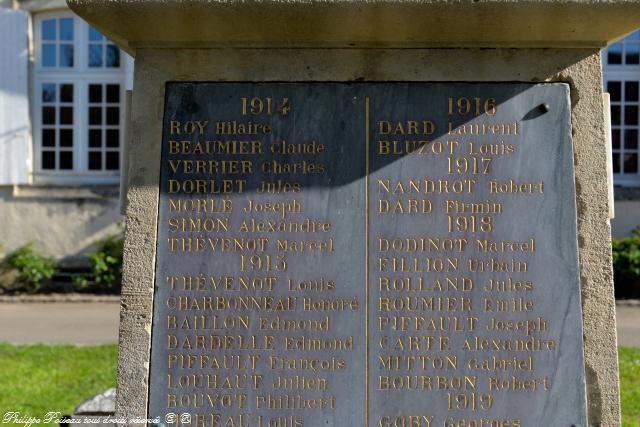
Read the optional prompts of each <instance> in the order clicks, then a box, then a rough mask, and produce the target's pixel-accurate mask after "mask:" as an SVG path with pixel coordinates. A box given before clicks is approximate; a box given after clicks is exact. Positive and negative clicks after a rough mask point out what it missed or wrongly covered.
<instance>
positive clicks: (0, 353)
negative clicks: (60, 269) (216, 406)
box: [0, 343, 640, 427]
mask: <svg viewBox="0 0 640 427" xmlns="http://www.w3.org/2000/svg"><path fill="white" fill-rule="evenodd" d="M116 359H117V347H116V345H104V346H98V347H75V346H67V345H54V346H49V345H30V346H27V345H9V344H1V343H0V384H1V385H2V386H1V389H0V415H2V414H3V413H4V412H6V411H18V412H21V413H22V414H24V415H29V416H33V417H39V418H42V417H44V414H45V413H47V412H49V411H60V412H62V413H63V414H71V413H72V412H73V409H74V408H75V407H76V406H77V405H78V404H79V403H80V402H82V401H83V400H85V399H88V398H90V397H92V396H94V395H96V394H98V393H100V392H102V391H104V390H106V389H107V388H109V387H115V384H116ZM620 380H621V399H622V414H623V420H622V426H623V427H640V348H628V347H621V348H620ZM0 424H2V419H0ZM4 425H10V424H4Z"/></svg>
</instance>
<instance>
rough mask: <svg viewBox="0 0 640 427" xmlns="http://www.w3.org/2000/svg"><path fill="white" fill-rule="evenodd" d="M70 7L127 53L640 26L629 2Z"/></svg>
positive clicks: (591, 33)
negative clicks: (167, 49) (167, 48)
mask: <svg viewBox="0 0 640 427" xmlns="http://www.w3.org/2000/svg"><path fill="white" fill-rule="evenodd" d="M68 3H69V7H70V8H71V9H73V10H74V11H75V12H76V13H78V14H79V15H81V16H83V17H84V18H85V19H87V20H88V21H89V22H91V23H92V24H93V25H96V26H97V27H98V29H100V30H101V31H102V32H103V33H104V34H106V35H107V36H109V38H111V39H112V40H114V41H116V42H117V43H118V44H121V45H122V46H123V47H124V48H125V49H127V50H129V51H130V52H133V51H135V50H137V49H138V48H146V47H185V48H186V47H198V48H205V47H224V46H240V47H318V46H322V47H348V46H357V47H387V48H388V47H400V48H406V47H412V48H413V47H421V48H424V47H463V46H464V47H469V46H474V47H516V46H517V47H587V46H598V47H602V46H604V45H606V44H607V43H608V42H609V41H611V40H612V39H615V38H618V37H620V36H622V35H623V34H625V33H630V32H632V31H633V30H634V29H635V28H637V26H638V22H639V21H640V3H638V2H634V1H629V0H608V1H600V0H577V1H576V0H574V1H566V0H565V1H558V0H539V1H508V0H506V1H505V0H483V1H477V0H455V1H454V0H420V1H415V0H408V1H407V0H402V1H381V2H374V1H366V0H358V1H329V2H326V1H317V0H314V1H302V0H297V1H273V0H272V1H258V2H253V1H252V2H246V1H202V0H187V1H184V0H181V1H178V0H172V1H155V0H138V1H130V0H116V1H105V0H68ZM605 14H606V15H605ZM149 22H153V23H154V25H148V23H149ZM123 23H126V24H125V25H123ZM199 23H202V24H199ZM158 28H162V31H158V30H157V29H158Z"/></svg>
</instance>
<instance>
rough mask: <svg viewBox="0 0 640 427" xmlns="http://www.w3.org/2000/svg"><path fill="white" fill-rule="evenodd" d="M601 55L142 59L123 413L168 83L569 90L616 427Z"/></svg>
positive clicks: (326, 53)
mask: <svg viewBox="0 0 640 427" xmlns="http://www.w3.org/2000/svg"><path fill="white" fill-rule="evenodd" d="M600 70H601V68H600V54H599V51H598V50H597V49H567V50H563V49H519V50H516V49H483V50H476V49H412V50H385V49H318V50H314V49H268V50H261V49H244V50H230V49H209V50H188V49H185V50H171V49H157V50H156V49H141V50H139V51H138V52H137V59H136V75H135V89H136V90H135V92H134V95H133V117H132V124H133V126H132V135H131V141H130V143H129V147H130V148H131V151H130V153H129V156H130V163H129V165H130V172H129V177H130V178H129V192H128V201H129V206H128V210H127V228H128V230H129V233H128V234H127V239H126V242H125V267H124V268H125V272H124V287H123V298H122V312H121V328H120V353H119V367H118V388H119V393H118V405H117V408H118V409H117V410H118V413H119V415H124V416H128V417H134V416H139V417H144V416H145V415H146V412H147V407H146V398H147V395H148V369H149V364H148V360H149V346H150V331H151V316H152V304H153V286H154V285H153V284H154V267H155V262H154V257H155V239H156V230H157V214H158V210H157V206H158V183H159V176H160V175H159V173H160V170H159V165H160V146H161V145H160V141H161V139H162V114H163V107H164V88H165V82H166V81H198V80H200V81H225V80H234V81H350V80H366V81H531V82H542V81H555V82H566V83H568V84H569V85H570V88H571V101H572V108H573V109H572V118H571V121H572V126H573V144H574V162H575V173H576V190H577V200H576V201H577V209H578V236H579V237H578V245H579V256H580V275H581V285H582V304H583V322H584V341H585V365H586V371H587V384H588V396H587V401H588V412H589V423H590V424H592V425H601V426H605V427H609V426H611V427H613V426H618V425H619V420H620V405H619V395H618V363H617V349H616V332H615V303H614V298H613V282H612V273H611V249H610V248H611V247H610V244H611V238H610V230H611V228H610V225H609V219H608V212H609V211H608V206H607V204H608V202H607V198H606V194H607V179H606V176H605V174H604V171H605V170H606V167H605V166H606V163H605V162H606V154H605V153H606V147H605V131H604V123H603V117H604V112H603V105H602V102H601V100H602V80H601V73H600Z"/></svg>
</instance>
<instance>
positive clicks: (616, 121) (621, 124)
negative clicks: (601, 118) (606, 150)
mask: <svg viewBox="0 0 640 427" xmlns="http://www.w3.org/2000/svg"><path fill="white" fill-rule="evenodd" d="M602 56H603V72H604V82H605V91H607V92H608V93H609V96H610V99H611V143H612V153H613V174H614V175H613V177H614V183H615V184H618V185H623V186H634V187H635V186H640V132H639V131H640V31H638V32H635V33H633V34H631V35H629V36H628V37H626V38H625V39H624V40H622V41H620V42H618V43H615V44H614V45H612V46H610V47H609V48H608V49H606V50H605V51H603V55H602Z"/></svg>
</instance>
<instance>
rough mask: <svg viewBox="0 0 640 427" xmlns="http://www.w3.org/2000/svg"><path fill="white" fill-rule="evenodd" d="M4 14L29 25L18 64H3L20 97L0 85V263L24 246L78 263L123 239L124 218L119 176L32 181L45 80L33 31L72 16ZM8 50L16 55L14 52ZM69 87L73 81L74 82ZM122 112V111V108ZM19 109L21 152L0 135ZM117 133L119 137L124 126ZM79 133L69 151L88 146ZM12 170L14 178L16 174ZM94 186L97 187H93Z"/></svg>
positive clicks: (41, 7) (63, 8)
mask: <svg viewBox="0 0 640 427" xmlns="http://www.w3.org/2000/svg"><path fill="white" fill-rule="evenodd" d="M11 9H14V10H11ZM15 9H20V10H15ZM2 13H4V14H5V16H9V15H10V14H13V15H16V14H22V15H23V16H24V15H26V16H27V18H28V19H26V20H24V21H25V23H24V24H23V31H22V32H23V35H22V37H20V36H16V37H18V39H19V40H20V41H21V43H24V46H22V45H21V47H20V51H21V54H20V60H21V61H22V62H18V61H17V60H14V61H13V62H12V63H10V62H8V61H4V62H6V63H9V64H10V68H9V70H10V71H12V72H13V74H15V75H16V79H18V80H19V83H20V85H18V86H20V87H22V85H24V90H22V91H21V92H20V96H19V97H18V96H17V95H16V91H15V87H16V84H15V83H13V84H12V87H8V88H5V87H4V86H2V84H0V155H2V156H3V158H1V159H0V167H1V168H2V171H0V221H1V225H0V260H1V259H2V258H3V257H4V256H6V255H8V254H10V253H11V252H12V251H14V250H16V249H18V248H19V247H21V246H23V245H25V244H27V243H29V242H33V243H34V244H35V248H36V250H37V251H38V252H40V253H43V254H45V255H48V256H52V257H54V258H57V259H62V260H64V261H67V262H73V261H74V260H80V259H84V257H82V256H81V255H82V254H83V253H85V252H86V251H89V250H91V249H93V247H94V245H95V243H96V242H98V241H99V240H102V239H104V238H105V237H106V236H108V235H112V234H117V233H121V232H122V230H121V227H120V226H119V223H120V221H121V219H122V216H121V214H120V200H119V187H118V180H119V178H118V173H117V171H116V173H111V174H110V175H109V176H106V175H105V174H102V176H98V175H95V174H94V175H93V176H92V174H91V173H86V172H85V173H78V171H69V173H66V172H65V173H63V174H59V173H58V174H57V175H55V174H50V175H48V176H45V174H38V163H37V154H38V153H37V148H36V147H35V141H36V139H37V132H38V117H39V116H38V108H39V107H38V106H37V104H38V102H37V101H39V99H38V97H39V96H40V93H39V92H38V89H39V88H38V83H37V80H38V78H40V80H41V81H47V80H46V76H45V80H43V79H42V78H41V77H40V76H37V75H36V74H37V73H38V72H40V73H41V72H42V70H40V71H38V68H39V67H38V65H39V64H40V63H39V57H38V56H37V43H36V41H35V40H34V34H36V33H37V31H34V28H36V27H37V25H38V19H37V18H38V17H42V16H45V17H48V16H53V15H55V14H57V15H56V16H58V15H60V16H64V15H65V14H69V15H71V12H70V11H69V9H68V8H67V5H66V3H65V2H64V0H47V1H42V0H37V1H35V0H27V1H19V2H18V1H6V0H1V1H0V14H2ZM76 19H79V18H76ZM1 30H2V29H0V32H1ZM76 30H77V28H76ZM83 30H84V28H83ZM78 35H79V32H78V31H76V37H78ZM23 39H24V40H23ZM14 44H15V43H14ZM13 50H16V48H15V47H14V48H13ZM22 51H25V52H22ZM2 52H8V53H12V49H11V46H8V43H6V42H5V40H2V41H0V54H1V53H2ZM81 55H85V52H84V50H83V51H79V50H78V49H76V52H75V56H76V61H80V60H81V58H80V56H81ZM0 57H2V55H0ZM121 59H122V61H123V62H124V64H122V67H121V71H119V72H118V73H120V75H122V74H124V76H123V81H126V83H124V84H123V87H122V89H123V90H122V93H123V94H124V89H125V88H128V89H130V86H131V83H130V81H131V79H132V59H131V58H127V57H126V56H124V55H121ZM17 64H19V65H17ZM5 65H6V64H5ZM0 68H2V67H1V66H0ZM89 71H91V70H89ZM63 72H65V73H66V72H67V70H54V71H53V73H52V75H53V76H54V77H55V75H56V73H58V74H60V73H63ZM74 72H75V71H74V70H71V74H69V73H67V75H68V76H70V77H73V76H74V75H73V73H74ZM105 74H107V73H102V74H100V75H95V77H91V79H93V80H87V81H89V82H96V81H97V82H98V83H100V82H101V78H102V75H105ZM127 74H128V76H127ZM85 77H86V76H85ZM107 77H109V76H107ZM4 80H6V79H3V81H4ZM14 80H15V79H14ZM68 80H69V81H72V82H73V81H74V80H73V78H69V79H68ZM112 80H113V78H112ZM75 83H76V88H79V87H80V84H79V83H77V82H75ZM85 87H86V86H85ZM27 88H28V89H27ZM80 95H81V93H80V92H79V91H78V92H76V97H78V98H79V97H80ZM123 98H124V97H123ZM80 105H81V107H78V108H76V107H75V105H74V109H76V110H77V109H80V108H83V109H84V110H85V111H86V110H87V105H86V104H80ZM122 105H123V106H124V102H122ZM18 106H24V108H23V110H25V113H24V115H25V121H24V127H26V128H27V131H26V134H27V137H26V138H24V140H23V141H21V142H22V144H23V145H27V147H22V148H23V150H16V149H15V148H16V147H15V144H14V142H15V141H13V140H15V138H13V139H12V140H11V141H9V140H7V138H5V139H4V140H3V139H2V138H3V135H4V134H6V133H7V132H9V131H11V129H10V128H9V127H7V123H10V124H15V119H12V120H11V121H10V122H9V121H7V120H4V122H3V120H2V117H3V115H4V116H6V117H14V116H15V114H16V111H18V108H17V107H18ZM19 111H22V110H19ZM58 114H59V113H58ZM77 117H78V115H76V116H75V120H74V125H75V124H76V123H78V120H77ZM121 117H122V120H121V122H124V118H125V112H124V108H121ZM3 123H5V124H4V125H3ZM121 130H122V132H123V134H124V127H122V129H121ZM82 133H84V134H85V135H86V131H85V132H77V131H76V132H75V140H74V146H76V145H77V144H86V139H85V138H86V136H85V135H82ZM32 137H33V138H32ZM123 139H124V138H123ZM85 156H86V153H85ZM16 170H18V171H19V172H20V173H16ZM81 172H82V171H81ZM16 177H18V178H16ZM56 180H57V182H56ZM98 183H99V184H101V185H96V184H98Z"/></svg>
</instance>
